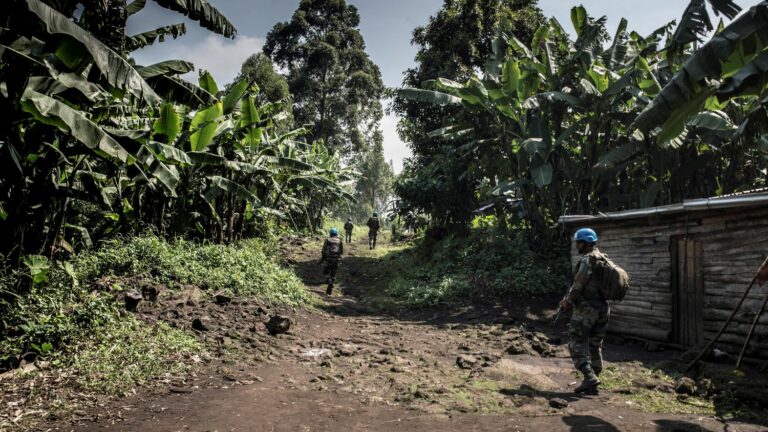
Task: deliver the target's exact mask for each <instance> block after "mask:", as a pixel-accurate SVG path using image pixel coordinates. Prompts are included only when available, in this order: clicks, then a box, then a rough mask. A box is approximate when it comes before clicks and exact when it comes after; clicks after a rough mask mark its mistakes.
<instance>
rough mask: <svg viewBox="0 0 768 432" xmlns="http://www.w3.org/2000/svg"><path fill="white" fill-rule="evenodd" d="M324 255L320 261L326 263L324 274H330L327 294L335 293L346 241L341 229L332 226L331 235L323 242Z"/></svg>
mask: <svg viewBox="0 0 768 432" xmlns="http://www.w3.org/2000/svg"><path fill="white" fill-rule="evenodd" d="M322 254H323V257H322V259H321V260H320V263H321V264H322V263H325V268H324V269H323V274H324V275H327V276H328V280H327V282H328V288H327V289H326V290H325V294H327V295H331V294H333V284H334V282H335V281H336V272H337V271H338V270H339V264H340V263H341V256H342V255H344V242H342V241H341V239H340V238H339V230H337V229H336V228H331V232H330V237H329V238H327V239H325V243H323V252H322Z"/></svg>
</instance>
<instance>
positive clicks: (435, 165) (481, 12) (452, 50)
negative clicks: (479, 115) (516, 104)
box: [391, 0, 544, 227]
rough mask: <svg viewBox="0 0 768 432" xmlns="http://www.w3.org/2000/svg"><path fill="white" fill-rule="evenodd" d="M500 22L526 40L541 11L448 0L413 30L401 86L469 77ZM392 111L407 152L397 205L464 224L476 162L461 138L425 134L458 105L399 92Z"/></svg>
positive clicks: (510, 2) (517, 3)
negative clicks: (412, 54)
mask: <svg viewBox="0 0 768 432" xmlns="http://www.w3.org/2000/svg"><path fill="white" fill-rule="evenodd" d="M502 21H503V22H507V23H509V25H510V26H511V31H513V32H514V34H516V35H517V37H518V38H519V39H521V40H522V41H524V42H525V43H530V41H531V38H532V37H533V33H534V32H535V31H536V29H537V28H538V27H539V25H541V24H542V23H543V22H544V16H543V15H542V13H541V11H540V10H539V9H538V8H537V7H536V2H535V1H534V0H445V1H444V4H443V7H442V8H441V9H440V10H439V11H438V12H437V14H435V15H434V16H433V17H431V18H430V20H429V23H428V24H427V25H426V26H423V27H418V28H416V29H415V30H414V32H413V39H412V43H413V44H414V45H415V46H417V47H418V49H419V51H418V53H417V55H416V61H417V65H416V66H415V67H413V68H410V69H408V70H406V71H405V73H404V74H405V78H404V80H403V85H404V86H405V87H416V88H418V87H421V86H422V83H424V82H425V81H428V80H432V79H435V78H438V77H443V78H447V79H451V80H454V81H458V82H464V81H466V80H468V79H470V78H471V77H472V76H473V75H474V74H475V73H476V71H479V70H482V69H483V68H484V67H485V63H486V60H487V59H488V57H489V56H490V55H491V54H492V53H493V41H494V39H495V38H496V36H497V34H498V32H497V29H498V27H499V25H500V24H501V23H502ZM391 108H392V110H393V111H394V112H395V113H396V114H398V115H399V117H400V119H399V123H398V132H399V133H400V136H401V138H402V139H403V141H404V142H407V143H409V145H410V148H411V152H412V157H411V158H410V159H409V160H407V161H406V162H405V166H404V173H403V175H402V176H401V179H400V181H399V182H397V184H396V193H397V195H398V196H399V197H400V198H401V199H402V200H403V202H402V207H401V210H403V211H405V210H406V209H407V210H409V211H411V210H413V211H416V212H425V213H427V214H429V215H430V216H431V217H432V218H433V219H434V223H435V224H436V225H439V226H449V225H450V226H454V227H455V226H456V225H459V226H461V225H466V224H467V223H468V222H469V221H470V220H471V219H472V211H473V210H474V209H475V208H477V207H478V205H477V204H478V198H477V197H476V196H475V194H474V188H475V183H476V182H477V178H476V177H477V176H476V175H475V174H474V173H473V160H472V158H469V157H464V153H466V150H464V149H463V148H462V146H463V145H464V144H465V143H464V142H460V141H454V142H450V141H446V140H442V139H438V138H436V137H433V136H431V135H430V134H429V133H430V132H431V131H433V130H436V129H438V128H440V127H442V126H444V124H445V122H446V121H450V119H453V118H455V117H456V116H457V115H459V113H460V109H459V107H457V106H450V105H447V104H443V105H435V104H425V103H422V102H420V101H418V100H413V99H410V98H406V97H403V95H402V94H399V95H396V97H395V98H394V101H393V103H392V106H391ZM488 121H491V120H490V119H489V120H488ZM411 219H413V218H411Z"/></svg>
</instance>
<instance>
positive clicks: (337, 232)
mask: <svg viewBox="0 0 768 432" xmlns="http://www.w3.org/2000/svg"><path fill="white" fill-rule="evenodd" d="M338 235H339V230H337V229H336V228H331V237H337V236H338Z"/></svg>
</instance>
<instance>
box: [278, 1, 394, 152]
mask: <svg viewBox="0 0 768 432" xmlns="http://www.w3.org/2000/svg"><path fill="white" fill-rule="evenodd" d="M359 24H360V15H359V14H358V12H357V8H355V7H354V6H350V5H347V4H346V2H345V1H344V0H302V1H301V3H300V4H299V8H298V9H297V10H296V12H294V14H293V17H292V18H291V20H290V21H288V22H283V23H278V24H276V25H275V26H274V27H273V28H272V31H270V32H269V34H268V35H267V43H266V45H265V46H264V52H265V53H266V54H267V55H269V56H270V58H271V59H272V60H273V61H274V62H275V64H277V65H278V66H279V67H280V68H282V69H284V70H286V71H287V79H288V85H289V88H290V91H291V93H292V94H293V96H294V101H295V108H294V116H295V117H296V121H297V122H298V123H299V124H311V125H312V131H311V137H312V138H313V139H322V140H324V141H325V142H326V143H327V145H328V147H329V148H330V149H332V150H338V151H340V152H342V153H343V154H347V155H349V153H350V152H355V151H361V150H364V149H365V148H366V146H367V145H368V143H371V142H372V141H373V139H374V136H375V134H376V132H377V131H378V125H379V121H380V119H381V117H382V107H381V102H380V100H381V97H382V93H383V91H384V84H383V82H382V80H381V72H380V71H379V68H378V66H376V65H375V64H374V63H373V62H372V61H371V59H370V58H369V57H368V54H367V53H366V52H365V42H364V41H363V36H362V35H361V34H360V31H359V30H358V25H359Z"/></svg>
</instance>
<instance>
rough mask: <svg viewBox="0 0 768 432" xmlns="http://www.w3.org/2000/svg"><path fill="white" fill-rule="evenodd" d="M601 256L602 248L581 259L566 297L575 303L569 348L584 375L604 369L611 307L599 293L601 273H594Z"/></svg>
mask: <svg viewBox="0 0 768 432" xmlns="http://www.w3.org/2000/svg"><path fill="white" fill-rule="evenodd" d="M600 256H601V253H600V251H599V250H598V249H597V248H594V249H593V250H592V251H591V252H589V253H587V254H585V255H584V256H583V257H582V258H581V260H579V263H578V264H577V265H576V267H575V268H574V277H573V285H572V286H571V289H570V291H569V292H568V296H567V297H566V299H567V301H568V302H569V303H571V304H573V316H572V317H571V322H570V325H569V327H568V331H569V336H570V341H569V343H568V349H569V350H570V352H571V359H573V364H574V366H576V369H578V370H579V371H580V372H582V373H583V374H584V375H585V376H586V375H589V374H590V372H594V373H595V374H597V375H599V374H600V372H601V371H602V370H603V339H605V334H606V332H607V330H608V320H609V318H610V316H611V308H610V306H609V305H608V302H607V301H606V300H605V299H604V298H603V296H602V295H601V294H600V279H601V277H600V276H601V275H596V274H593V269H595V262H596V260H597V258H599V257H600ZM598 271H599V270H598Z"/></svg>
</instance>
